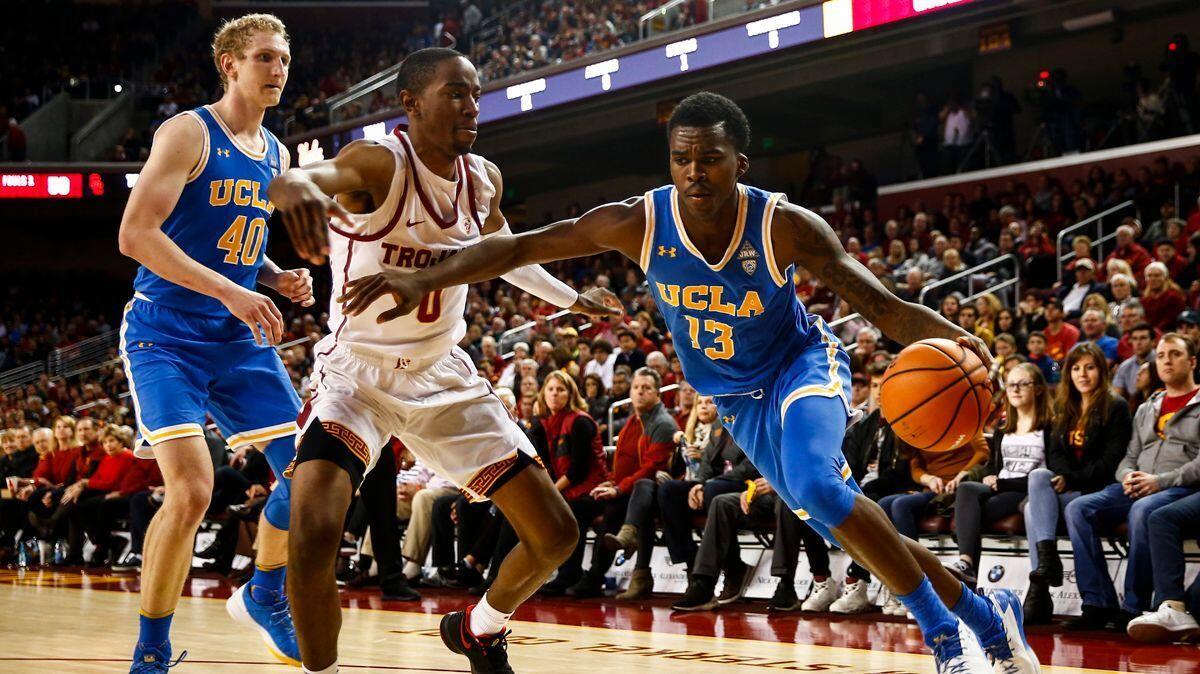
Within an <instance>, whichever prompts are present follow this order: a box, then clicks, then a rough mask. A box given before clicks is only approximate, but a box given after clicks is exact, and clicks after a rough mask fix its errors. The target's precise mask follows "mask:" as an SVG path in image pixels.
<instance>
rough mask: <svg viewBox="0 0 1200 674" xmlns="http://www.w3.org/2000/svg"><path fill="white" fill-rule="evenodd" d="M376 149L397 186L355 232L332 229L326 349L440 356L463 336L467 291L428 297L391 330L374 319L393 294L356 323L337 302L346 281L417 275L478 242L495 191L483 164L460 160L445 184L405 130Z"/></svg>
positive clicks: (337, 225) (460, 288)
mask: <svg viewBox="0 0 1200 674" xmlns="http://www.w3.org/2000/svg"><path fill="white" fill-rule="evenodd" d="M376 142H377V143H379V144H380V145H382V146H383V147H386V148H388V149H389V150H391V152H392V156H393V157H394V159H395V162H396V168H395V171H394V173H393V176H392V184H391V187H390V188H389V190H388V195H387V198H385V199H384V201H383V203H382V204H379V205H378V208H377V209H376V210H375V211H374V212H372V213H367V214H362V215H354V216H352V217H351V219H352V220H353V221H354V226H353V227H347V225H346V223H344V222H342V221H341V220H332V221H331V222H330V225H329V228H330V235H329V247H330V255H329V264H330V268H331V270H332V272H333V292H332V294H331V298H330V303H329V305H330V306H329V328H330V330H331V331H332V333H331V334H330V336H329V337H326V340H327V341H328V342H331V343H326V344H324V345H323V347H325V348H328V347H330V346H332V345H333V344H338V345H344V346H346V347H349V348H351V349H352V350H354V351H358V352H363V351H366V352H367V353H369V354H371V355H377V356H384V357H389V358H395V359H411V360H417V359H425V358H429V357H431V356H437V355H443V354H445V353H448V352H449V351H450V349H451V347H453V346H454V345H455V344H457V343H458V342H459V341H460V340H462V338H463V336H464V335H465V334H466V330H467V326H466V323H465V322H464V320H463V314H464V313H465V310H466V302H467V286H466V285H457V286H451V287H449V288H445V289H442V290H439V291H435V292H432V293H429V294H427V295H426V296H425V297H423V298H422V299H421V303H420V305H419V306H418V307H417V310H416V311H414V312H412V313H410V314H409V315H407V316H401V317H400V318H396V319H393V320H391V321H388V322H386V323H377V322H376V318H377V317H378V316H379V314H381V313H383V312H384V311H387V310H389V309H392V308H394V307H395V306H396V303H395V301H394V300H393V299H392V298H391V296H390V295H385V296H383V297H381V298H379V299H377V300H376V301H375V302H374V303H373V304H372V305H371V306H369V307H367V309H366V311H364V312H363V313H361V314H359V315H357V316H346V315H345V314H343V313H342V307H341V305H340V304H339V303H338V301H337V298H338V297H340V296H341V295H342V294H343V293H344V291H345V286H346V283H347V282H348V281H351V280H354V279H359V278H362V277H365V276H370V275H372V274H377V273H379V272H381V271H384V270H391V271H398V272H401V273H412V272H416V271H419V270H421V269H425V268H428V267H431V266H433V265H435V264H437V263H439V262H441V261H443V260H445V259H447V258H448V257H450V256H452V255H455V254H457V253H458V252H459V251H461V250H462V249H463V248H466V247H468V246H471V245H474V244H476V243H478V242H479V240H480V238H481V234H480V229H481V228H482V226H483V223H484V222H485V221H486V220H487V217H488V212H489V210H490V208H491V203H492V197H493V196H494V195H495V193H496V190H495V187H494V186H493V185H492V182H491V180H490V179H489V178H488V175H487V169H486V168H485V165H484V160H483V158H482V157H479V156H477V155H472V154H467V155H463V156H461V157H459V158H458V159H457V160H456V161H455V163H454V171H455V179H454V180H445V179H444V178H442V177H440V176H438V175H435V174H434V173H433V172H432V171H430V170H429V169H428V168H426V167H425V165H424V164H422V163H421V160H420V158H418V157H417V154H416V152H415V151H414V150H413V147H412V143H411V141H410V140H409V139H408V134H406V133H405V132H404V131H403V130H402V129H401V128H400V127H397V128H396V130H395V132H393V133H392V134H390V135H388V136H386V137H384V138H380V139H378V140H377V141H376ZM325 348H318V352H320V351H324V350H325Z"/></svg>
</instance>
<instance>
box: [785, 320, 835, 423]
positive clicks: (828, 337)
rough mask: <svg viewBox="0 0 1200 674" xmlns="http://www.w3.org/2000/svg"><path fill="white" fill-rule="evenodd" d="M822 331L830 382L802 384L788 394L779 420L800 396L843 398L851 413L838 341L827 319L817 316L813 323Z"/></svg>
mask: <svg viewBox="0 0 1200 674" xmlns="http://www.w3.org/2000/svg"><path fill="white" fill-rule="evenodd" d="M813 327H815V328H816V329H817V330H818V331H819V332H820V333H821V341H822V342H825V357H826V359H827V360H828V363H829V383H828V384H810V385H808V386H801V387H800V388H798V389H796V390H794V391H792V392H791V393H789V394H787V397H786V398H784V399H783V404H782V405H780V406H779V422H780V423H783V420H784V419H785V418H786V417H787V411H788V407H790V406H791V404H792V403H794V402H796V401H797V400H799V399H800V398H804V397H806V396H821V397H823V398H841V399H842V403H843V404H845V405H846V413H847V414H849V413H850V401H849V400H846V391H845V389H844V388H843V387H842V378H841V377H840V376H839V375H838V362H837V350H838V343H837V340H836V339H834V337H833V335H832V334H830V333H829V328H827V327H826V326H825V321H824V320H822V319H820V318H817V319H816V323H814V324H813Z"/></svg>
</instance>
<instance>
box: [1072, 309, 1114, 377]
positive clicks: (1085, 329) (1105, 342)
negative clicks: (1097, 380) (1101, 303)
mask: <svg viewBox="0 0 1200 674" xmlns="http://www.w3.org/2000/svg"><path fill="white" fill-rule="evenodd" d="M1079 327H1080V328H1082V334H1081V335H1080V336H1079V342H1078V343H1079V344H1084V343H1091V344H1095V345H1096V346H1098V347H1100V351H1102V352H1103V353H1104V358H1105V359H1106V360H1107V361H1108V362H1107V365H1108V368H1109V369H1110V370H1112V369H1113V368H1114V367H1115V366H1116V363H1117V338H1116V337H1110V336H1108V335H1107V334H1105V332H1104V329H1105V323H1104V314H1103V313H1102V312H1101V311H1100V310H1099V309H1088V310H1086V311H1084V312H1083V316H1081V317H1080V319H1079Z"/></svg>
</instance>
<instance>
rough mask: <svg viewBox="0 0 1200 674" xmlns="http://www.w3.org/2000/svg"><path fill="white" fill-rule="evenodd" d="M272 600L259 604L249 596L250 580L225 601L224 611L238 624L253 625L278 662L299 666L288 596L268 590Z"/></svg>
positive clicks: (298, 654)
mask: <svg viewBox="0 0 1200 674" xmlns="http://www.w3.org/2000/svg"><path fill="white" fill-rule="evenodd" d="M270 594H271V595H272V598H273V599H274V601H273V602H272V603H270V604H260V603H258V602H257V601H255V600H254V598H253V597H251V596H250V583H246V584H245V585H243V586H241V587H239V588H238V589H237V590H236V591H235V592H234V593H233V595H232V596H231V597H229V600H228V601H226V602H225V610H226V611H228V612H229V615H230V617H232V618H233V619H234V620H235V621H237V622H238V623H239V624H241V625H244V626H246V627H250V628H253V629H254V630H255V631H257V632H258V634H259V636H261V637H262V640H263V641H264V642H265V643H266V644H267V650H269V651H271V655H274V656H275V657H276V658H277V659H278V660H279V661H280V662H283V663H284V664H288V665H291V666H293V667H299V666H300V646H299V644H297V643H296V627H295V626H294V625H293V624H292V614H291V611H290V608H291V607H290V606H288V600H287V595H285V594H282V593H275V592H270Z"/></svg>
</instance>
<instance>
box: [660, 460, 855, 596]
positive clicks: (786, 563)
mask: <svg viewBox="0 0 1200 674" xmlns="http://www.w3.org/2000/svg"><path fill="white" fill-rule="evenodd" d="M742 465H744V466H746V467H747V468H748V469H749V471H750V472H749V473H748V474H747V477H752V478H754V479H753V481H749V482H748V483H747V484H746V486H745V490H744V491H742V492H740V493H726V494H721V495H719V496H716V497H715V498H713V500H712V504H711V505H709V506H708V519H707V520H706V521H705V523H704V533H703V534H701V536H700V547H699V549H697V551H696V559H695V562H694V563H693V564H692V575H691V579H690V581H689V582H688V589H687V591H686V592H685V593H684V595H683V597H682V598H681V599H680V600H679V601H677V602H675V603H674V604H672V605H671V608H673V609H675V610H678V611H711V610H712V609H715V608H717V607H718V606H723V605H725V604H731V603H733V602H735V601H737V600H738V599H740V598H741V597H742V594H743V593H744V592H745V589H746V583H747V581H748V580H749V579H750V576H751V573H752V572H753V570H754V569H753V567H751V566H749V565H747V564H746V563H745V562H743V561H742V556H741V546H740V545H739V543H738V532H739V531H740V530H741V529H743V528H745V527H746V526H747V525H750V524H752V523H754V522H759V523H762V522H764V521H769V520H768V518H770V517H771V516H772V515H774V518H775V540H774V545H773V550H772V554H771V575H772V576H775V577H776V578H779V585H778V586H776V588H775V594H774V596H772V597H771V601H770V602H769V603H768V604H767V610H769V611H777V612H786V611H794V610H796V609H797V608H802V609H803V608H804V604H808V605H809V606H812V607H816V606H819V605H821V604H827V602H828V601H830V600H832V596H831V595H832V594H833V590H832V588H831V587H830V585H831V581H829V574H830V571H829V548H828V547H827V546H826V543H825V539H823V538H822V537H821V535H820V534H818V533H817V532H816V531H814V530H813V528H812V527H810V526H808V524H806V523H805V522H804V521H803V520H801V519H800V518H799V517H796V515H795V513H792V512H790V511H789V510H788V507H787V504H785V503H784V502H783V499H781V498H778V496H777V495H776V494H775V490H774V489H772V488H771V485H770V483H768V482H767V481H766V480H765V479H763V477H762V476H760V475H759V474H758V471H757V470H756V469H755V468H754V466H753V465H752V464H751V463H750V462H749V461H746V462H744V463H743V464H742ZM801 545H803V546H804V552H805V554H807V555H808V564H809V569H810V570H811V571H812V573H813V577H814V580H815V579H817V578H820V579H822V581H817V582H814V585H813V590H812V592H811V593H810V594H809V597H808V599H807V600H805V602H804V603H801V602H800V600H799V597H798V596H797V595H796V563H797V561H798V560H799V557H800V546H801ZM722 573H724V574H725V585H724V587H722V588H721V594H720V596H717V597H714V596H713V595H714V593H715V592H716V586H717V578H718V577H720V575H721V574H722ZM818 582H824V583H825V585H822V586H821V588H820V589H818V587H817V583H818ZM805 610H809V609H805ZM811 610H818V609H816V608H812V609H811Z"/></svg>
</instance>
